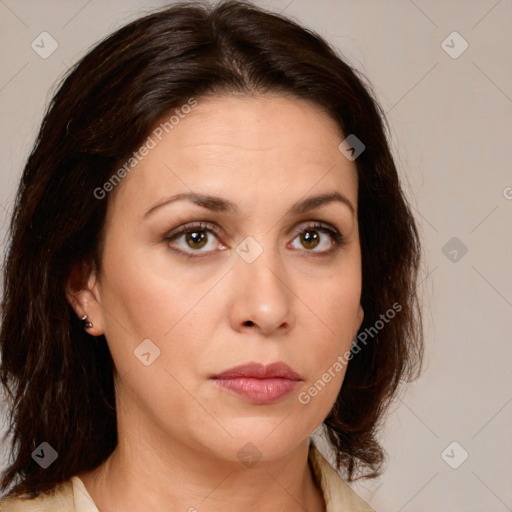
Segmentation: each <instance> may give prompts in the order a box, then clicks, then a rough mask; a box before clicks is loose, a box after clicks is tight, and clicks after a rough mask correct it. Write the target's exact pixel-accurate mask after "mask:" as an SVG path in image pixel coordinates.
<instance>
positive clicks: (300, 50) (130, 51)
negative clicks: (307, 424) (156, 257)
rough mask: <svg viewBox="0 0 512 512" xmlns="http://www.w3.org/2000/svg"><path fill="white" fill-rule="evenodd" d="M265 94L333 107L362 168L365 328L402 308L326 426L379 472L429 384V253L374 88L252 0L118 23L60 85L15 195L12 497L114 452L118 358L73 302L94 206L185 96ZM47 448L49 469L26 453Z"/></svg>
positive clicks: (10, 333) (89, 247) (95, 242)
mask: <svg viewBox="0 0 512 512" xmlns="http://www.w3.org/2000/svg"><path fill="white" fill-rule="evenodd" d="M266 92H273V93H280V94H285V95H288V96H290V97H292V98H298V99H299V98H300V99H306V100H309V101H311V102H313V103H315V104H316V105H318V106H320V107H322V108H323V109H324V111H325V112H326V113H327V114H328V115H329V116H331V117H332V119H333V120H335V122H336V123H337V125H338V126H339V127H340V129H341V131H342V133H343V134H344V135H345V136H348V135H349V134H355V135H356V136H357V137H358V138H359V139H360V140H361V141H363V142H364V144H365V146H366V148H365V150H364V152H363V153H362V154H361V155H360V156H359V157H358V158H357V160H356V162H355V163H356V166H357V173H358V183H359V185H358V204H359V208H358V223H359V232H360V243H361V255H362V256H361V257H362V295H361V304H362V307H363V309H364V312H365V315H364V320H363V324H362V325H361V328H360V332H362V331H364V330H365V329H369V328H371V327H374V325H375V323H376V322H378V320H379V319H380V318H381V316H382V314H383V313H384V312H385V311H387V310H388V309H389V308H390V307H391V305H392V304H394V303H398V304H400V305H401V308H402V309H401V311H400V313H399V314H397V315H396V318H394V319H393V320H392V321H390V322H389V323H387V325H386V326H385V328H383V329H381V330H380V331H379V332H378V333H377V334H376V335H375V336H374V338H373V340H372V342H371V343H369V344H367V346H365V347H364V348H363V349H362V350H361V351H360V353H359V354H358V355H357V357H354V358H353V360H352V361H351V362H350V364H349V365H348V369H347V372H346V375H345V379H344V383H343V386H342V388H341V391H340V393H339V396H338V397H337V400H336V403H335V405H334V407H333V409H332V411H331V412H330V413H329V415H328V417H327V418H325V421H324V428H325V430H326V433H327V438H328V441H329V443H330V445H331V446H332V449H333V451H334V454H335V457H336V462H335V463H336V465H337V468H338V470H340V471H341V472H342V474H343V475H344V477H345V478H346V479H347V480H348V481H351V480H353V479H355V477H356V476H357V478H361V477H367V478H369V477H375V476H377V475H378V474H380V472H382V466H383V462H384V460H385V452H384V450H383V448H382V446H381V445H380V444H379V442H378V440H377V437H376V435H377V432H378V427H379V425H380V424H381V420H382V418H383V415H384V413H385V411H386V409H387V408H388V406H389V404H390V403H391V401H392V399H393V397H394V396H395V395H396V392H397V390H398V387H399V384H400V382H401V381H403V380H404V381H411V380H413V379H414V378H416V377H417V375H419V372H420V371H421V366H422V357H423V330H422V321H421V310H420V307H419V300H418V294H417V275H418V269H419V264H420V243H419V236H418V232H417V228H416V225H415V221H414V218H413V216H412V213H411V210H410V207H409V205H408V203H407V200H406V198H405V197H404V194H403V191H402V188H401V184H400V181H399V177H398V174H397V169H396V166H395V163H394V161H393V158H392V155H391V152H390V147H389V143H388V134H389V130H388V129H387V125H386V122H385V116H384V113H383V112H382V109H381V108H380V107H379V105H378V103H377V102H376V100H375V99H374V95H373V93H372V92H371V87H370V86H369V85H368V83H367V80H366V79H365V78H364V77H363V76H362V75H361V74H360V73H358V72H357V71H355V70H354V69H352V68H351V67H350V66H349V65H348V64H347V63H346V62H345V61H344V60H343V58H342V57H341V56H340V54H339V53H338V52H337V51H336V50H335V49H334V48H332V47H331V46H330V45H329V44H327V42H325V41H324V40H323V39H322V38H321V37H320V36H319V35H317V34H315V33H314V32H312V31H311V30H308V29H306V28H304V27H302V26H301V25H299V24H298V23H296V22H294V21H292V20H290V19H288V18H286V17H284V16H281V15H277V14H274V13H272V12H269V11H266V10H264V9H261V8H259V7H256V6H254V5H253V4H251V3H248V2H239V1H227V2H221V3H219V4H218V5H216V6H213V7H210V6H208V5H205V4H203V3H200V2H183V3H179V4H175V5H172V6H170V7H167V8H165V9H162V10H159V11H156V12H153V13H150V14H147V15H145V16H144V17H142V18H140V19H137V20H135V21H133V22H131V23H129V24H128V25H126V26H124V27H122V28H120V29H119V30H117V31H116V32H115V33H113V34H112V35H110V36H108V37H107V38H105V39H104V40H103V41H101V42H100V43H98V44H97V45H96V46H95V47H94V48H93V49H91V50H90V51H89V52H88V53H87V54H86V55H85V56H84V57H83V58H82V59H81V60H80V61H79V62H78V63H77V64H76V65H75V66H74V67H73V68H72V69H71V70H70V71H69V72H68V74H67V76H66V77H64V79H63V80H62V83H61V84H60V86H59V88H58V90H57V92H56V93H55V95H54V97H53V98H52V100H51V102H50V104H49V106H48V108H47V111H46V113H45V116H44V119H43V122H42V125H41V128H40V131H39V133H38V136H37V140H36V142H35V145H34V147H33V150H32V152H31V154H30V156H29V158H28V160H27V163H26V166H25V168H24V171H23V174H22V177H21V181H20V184H19V188H18V192H17V196H16V202H15V206H14V211H13V214H12V219H11V223H10V228H9V246H8V250H7V252H6V255H5V260H4V268H3V285H4V295H3V299H2V305H1V308H2V309H1V328H0V349H1V357H2V364H1V368H0V382H1V384H2V387H3V389H4V391H5V393H6V400H7V401H8V403H9V415H8V416H9V417H8V432H7V434H6V440H5V441H4V442H6V443H7V442H8V443H9V446H10V460H9V465H8V467H7V468H6V470H5V472H4V474H3V476H2V480H1V483H0V485H1V487H2V489H10V491H9V494H10V495H19V494H21V493H26V494H28V495H30V496H32V497H35V496H38V495H39V494H41V493H46V492H50V491H51V490H52V489H53V488H54V487H55V486H56V485H57V484H58V483H60V482H63V481H65V480H67V479H69V478H71V477H72V476H74V475H77V474H78V473H80V472H82V471H87V470H91V469H93V468H95V467H97V466H99V465H100V464H101V463H102V462H103V461H104V460H105V459H106V458H107V457H108V456H109V455H110V454H111V453H112V451H113V450H114V448H115V447H116V443H117V432H116V412H115V393H114V379H113V361H112V358H111V355H110V352H109V349H108V345H107V341H106V339H105V337H104V336H99V337H96V338H93V337H91V336H90V335H88V334H87V333H86V332H84V331H83V330H82V329H81V326H80V321H79V319H78V318H77V317H76V315H75V312H74V310H73V309H72V307H71V306H70V304H69V303H68V301H67V300H66V295H65V286H66V282H67V279H68V277H69V275H70V272H71V270H72V268H73V267H74V266H75V265H76V264H79V265H80V264H83V265H93V264H94V265H96V267H97V269H98V270H100V269H101V257H102V247H103V240H104V221H105V216H106V211H107V206H108V204H109V201H111V200H112V196H113V194H110V195H109V196H108V197H107V198H105V199H104V200H98V199H97V198H96V197H95V194H94V190H97V189H98V188H101V187H102V186H103V184H104V183H106V182H107V181H108V179H109V178H110V177H111V176H112V174H113V173H114V171H115V170H116V169H118V168H119V165H121V164H122V163H123V162H125V161H126V159H127V158H129V157H130V155H131V154H132V153H133V152H134V151H135V150H137V148H139V147H140V145H141V144H142V143H143V142H144V140H145V139H146V138H147V137H148V135H149V134H150V133H151V130H152V129H153V128H154V126H156V124H157V122H158V121H159V120H160V119H161V118H162V116H164V115H166V114H168V113H169V112H171V111H172V110H173V109H175V108H177V107H180V106H181V105H183V104H185V103H186V102H187V100H188V99H189V98H190V97H195V98H198V99H199V98H201V97H205V96H207V95H226V94H227V95H229V94H242V95H252V94H261V93H266ZM42 441H46V442H48V443H49V444H50V445H51V446H52V447H53V448H54V449H55V450H56V451H57V452H58V461H59V463H58V464H54V465H53V466H52V471H47V470H44V469H42V468H41V467H40V466H39V465H38V464H37V463H36V462H35V461H34V460H33V459H32V457H31V454H32V452H33V451H34V449H35V448H36V447H37V446H38V445H39V444H40V443H41V442H42Z"/></svg>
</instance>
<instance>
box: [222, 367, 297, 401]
mask: <svg viewBox="0 0 512 512" xmlns="http://www.w3.org/2000/svg"><path fill="white" fill-rule="evenodd" d="M212 381H213V384H214V385H216V386H218V387H220V388H221V389H223V390H225V391H227V392H229V393H230V394H233V395H236V396H238V397H240V398H242V399H244V400H246V401H248V402H251V403H253V404H258V405H268V404H272V403H275V402H278V401H279V400H281V399H282V398H284V397H285V396H286V395H288V394H290V393H291V392H292V391H293V390H294V389H296V388H297V387H298V386H299V385H300V383H301V382H302V377H301V376H300V375H299V374H298V373H297V372H296V371H295V370H293V369H292V368H290V367H289V366H288V365H287V364H285V363H281V362H278V363H272V364H270V365H267V366H265V365H263V364H261V363H249V364H245V365H241V366H236V367H234V368H230V369H229V370H226V371H224V372H222V373H219V374H218V375H214V376H213V377H212Z"/></svg>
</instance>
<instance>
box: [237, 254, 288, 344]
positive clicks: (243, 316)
mask: <svg viewBox="0 0 512 512" xmlns="http://www.w3.org/2000/svg"><path fill="white" fill-rule="evenodd" d="M231 274H232V275H231V279H232V280H233V281H232V288H231V289H232V290H234V292H233V300H232V303H231V311H230V322H231V326H232V328H233V329H234V330H236V331H239V332H241V331H248V332H251V331H258V332H259V333H260V334H262V335H265V336H272V335H276V336H281V335H283V334H285V333H286V332H288V331H289V330H291V329H292V328H293V326H294V325H295V314H294V312H293V311H292V302H293V297H294V294H293V291H292V290H291V288H290V284H289V283H287V278H286V272H285V269H284V266H283V265H282V262H280V261H279V256H277V255H276V254H274V253H273V251H272V250H270V249H265V250H264V251H263V252H262V254H261V255H260V256H258V257H257V258H256V260H254V261H252V262H251V263H248V262H247V261H246V260H244V259H243V258H242V257H237V258H236V260H235V263H234V267H233V270H232V272H231Z"/></svg>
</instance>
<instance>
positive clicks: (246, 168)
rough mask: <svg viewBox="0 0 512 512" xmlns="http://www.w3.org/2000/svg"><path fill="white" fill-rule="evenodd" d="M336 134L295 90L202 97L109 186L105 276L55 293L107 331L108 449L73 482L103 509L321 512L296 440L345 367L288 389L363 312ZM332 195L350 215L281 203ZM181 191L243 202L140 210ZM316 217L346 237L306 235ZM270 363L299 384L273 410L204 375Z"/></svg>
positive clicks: (315, 418) (350, 175)
mask: <svg viewBox="0 0 512 512" xmlns="http://www.w3.org/2000/svg"><path fill="white" fill-rule="evenodd" d="M343 138H344V137H343V135H342V134H341V132H340V131H339V129H338V127H337V126H336V124H335V123H334V122H333V121H332V120H331V119H330V118H329V117H328V116H327V114H325V113H324V112H323V111H322V110H320V109H319V108H318V107H317V106H316V105H313V104H311V103H309V102H307V101H304V100H299V99H291V98H286V97H284V96H278V95H270V94H266V95H259V96H251V97H247V96H243V97H242V96H240V97H238V96H220V97H209V98H198V104H197V106H196V107H195V108H194V109H193V110H192V111H191V112H190V113H189V114H187V115H186V116H185V117H184V119H181V120H180V122H179V124H178V125H177V126H175V127H174V129H173V130H172V131H171V132H170V133H169V134H168V135H166V136H165V137H164V138H163V140H162V141H161V142H159V143H158V144H157V146H156V147H155V148H154V149H152V150H151V151H150V152H149V154H148V155H147V156H145V157H144V159H143V160H142V161H141V162H140V163H138V164H137V166H136V167H135V168H134V170H133V171H132V172H131V173H130V174H129V175H127V176H126V177H125V178H124V179H123V181H122V183H121V184H120V185H118V189H116V191H115V195H114V196H113V197H112V198H111V199H112V201H111V203H110V204H109V211H108V215H107V221H106V243H105V250H104V253H103V258H102V264H103V268H102V272H101V274H99V273H97V272H96V271H95V270H94V269H93V270H92V271H91V272H90V274H89V275H87V276H85V280H83V281H81V282H78V281H77V280H76V279H75V280H73V279H71V278H70V281H69V287H68V300H69V301H70V302H71V304H73V306H74V308H75V310H76V312H77V315H79V316H82V315H84V314H87V315H88V316H89V319H90V320H91V321H92V323H93V324H94V326H93V327H92V328H91V329H89V331H88V332H89V334H91V335H93V336H99V335H101V334H104V335H105V336H106V339H107V341H108V345H109V347H110V350H111V353H112V356H113V359H114V362H115V367H116V372H115V377H116V400H117V418H118V432H119V444H118V446H117V448H116V450H115V451H114V453H113V454H112V456H111V457H110V458H109V459H108V460H107V461H106V462H105V463H104V464H102V465H101V466H100V467H99V468H97V469H96V470H94V471H91V472H88V473H83V474H81V475H79V476H80V477H81V478H82V480H83V481H84V484H85V486H86V488H87V489H88V491H89V493H90V494H91V496H92V497H93V499H94V501H95V503H96V504H97V506H98V508H99V509H100V510H102V512H111V511H121V510H132V511H135V512H137V511H139V510H193V508H191V507H195V508H196V509H197V510H200V511H202V512H203V511H217V510H223V511H224V512H226V511H231V510H233V511H234V510H237V511H239V510H254V511H259V510H261V511H274V510H275V511H278V510H279V511H292V510H302V509H301V506H302V507H304V508H305V509H307V510H310V511H320V510H324V506H325V505H324V503H323V499H322V496H321V492H320V490H319V487H318V484H317V483H316V482H315V480H314V478H313V476H312V472H311V470H310V467H309V465H308V463H307V451H308V439H309V437H310V435H311V434H312V432H313V431H314V430H315V429H316V428H317V427H318V426H319V425H320V424H321V423H322V422H323V420H324V418H325V417H326V415H327V414H328V412H329V410H330V409H331V407H332V405H333V404H334V401H335V399H336V396H337V394H338V392H339V390H340V388H341V385H342V380H343V376H344V370H343V371H338V372H335V377H334V378H333V379H332V380H331V381H330V382H329V383H328V384H327V385H326V386H325V388H324V389H322V391H320V392H319V393H318V394H317V395H316V396H315V397H314V398H312V399H311V401H310V402H309V403H308V404H306V405H304V404H303V403H301V402H300V401H299V400H298V395H299V393H300V392H301V391H305V390H307V389H308V388H310V387H311V386H312V384H313V383H314V382H315V381H317V380H318V379H319V378H320V377H321V376H322V374H324V373H325V372H326V371H327V370H328V368H330V367H332V365H333V363H334V362H335V361H336V358H337V357H338V356H339V355H341V354H343V353H345V351H346V350H349V349H350V346H351V343H352V340H353V339H354V337H355V335H356V334H357V330H358V328H359V327H360V325H361V322H362V319H363V311H362V309H361V307H360V295H361V254H360V245H359V235H358V226H357V172H356V167H355V164H354V162H351V161H349V160H348V159H347V158H346V157H345V156H344V155H343V154H342V153H341V152H340V151H339V150H338V145H339V144H340V142H341V141H342V140H343ZM333 191H337V192H339V193H341V194H343V195H344V196H345V197H346V198H347V199H348V201H349V202H350V203H351V204H352V206H353V208H354V211H353V212H352V211H351V210H350V208H349V207H347V205H345V204H343V203H342V202H337V201H334V202H330V203H327V204H325V205H323V206H321V207H319V208H316V209H314V210H310V211H307V212H303V213H300V214H290V213H288V212H289V210H290V208H291V207H292V206H293V205H294V204H295V203H296V202H297V201H300V200H303V199H305V198H306V197H310V196H313V195H317V194H322V193H330V192H333ZM189 192H196V193H201V194H210V195H214V196H219V197H222V198H224V199H226V200H229V201H231V202H232V203H235V205H236V206H237V208H238V212H237V213H228V212H215V211H210V210H208V209H206V208H204V207H202V206H199V205H197V204H194V203H192V202H190V201H177V202H174V203H171V204H169V205H167V206H163V207H161V208H158V209H156V210H154V211H153V212H152V213H151V214H149V215H148V216H147V217H144V215H145V213H146V212H148V211H149V210H150V209H151V208H152V207H154V206H155V205H156V204H158V203H160V202H161V201H162V200H164V199H165V198H168V197H170V196H172V195H174V194H178V193H189ZM196 221H203V222H207V223H209V224H213V225H214V226H217V227H218V234H213V233H211V232H208V231H206V232H204V231H203V232H202V233H203V234H205V235H206V237H207V243H206V245H204V246H202V247H199V246H200V244H198V242H197V241H196V242H195V243H196V245H194V241H193V240H192V241H190V240H189V241H188V245H187V240H186V237H185V235H183V234H182V235H177V237H176V238H174V239H173V240H171V241H170V240H168V239H166V238H169V236H171V235H172V234H173V232H175V231H176V228H179V227H181V226H185V225H186V224H190V223H191V222H196ZM313 221H321V222H323V223H326V224H327V225H329V226H331V227H333V228H334V229H336V230H337V231H339V232H341V233H342V234H343V236H344V238H345V243H344V244H343V245H342V246H340V247H337V246H336V244H335V241H334V239H333V238H332V237H331V236H330V235H329V234H327V233H323V232H321V231H318V230H317V229H315V228H310V229H309V230H307V229H306V228H307V227H308V225H311V224H312V223H313ZM304 230H306V233H309V234H310V236H311V234H313V235H315V234H316V235H317V236H319V237H320V238H319V243H318V245H315V244H314V243H313V244H312V245H308V242H307V241H306V242H304V241H302V239H301V236H300V233H301V232H302V233H304ZM194 231H195V232H197V228H196V229H193V228H191V229H189V233H190V232H194ZM248 236H250V237H252V238H253V239H254V240H256V241H257V242H258V244H259V245H260V246H261V247H262V248H263V252H262V253H261V254H260V255H259V256H258V257H257V258H256V259H255V261H253V262H252V263H247V262H246V261H245V260H244V259H243V258H242V257H241V256H239V254H237V252H236V248H237V246H238V245H239V244H240V243H241V242H242V241H243V240H244V239H245V238H246V237H248ZM310 244H311V242H310ZM254 247H255V246H254V245H252V246H249V250H250V251H253V250H254ZM331 247H332V248H333V249H334V250H333V251H332V252H330V253H329V252H328V251H329V248H331ZM173 248H174V249H176V250H179V249H181V250H182V251H188V252H189V253H192V252H193V253H194V254H198V253H199V254H200V255H201V256H200V257H196V258H187V257H185V256H183V255H180V254H179V253H178V252H176V251H173V250H172V249H173ZM194 251H195V252H194ZM322 253H323V254H322ZM252 254H253V253H252ZM145 339H150V340H152V342H153V343H154V344H155V345H156V346H157V347H158V348H159V350H160V356H159V357H158V358H157V359H155V360H154V362H153V363H152V364H150V365H149V366H145V365H144V364H142V363H141V361H140V360H139V359H138V358H137V357H135V356H134V350H135V349H136V348H137V346H138V345H139V344H140V343H141V342H142V341H143V340H145ZM276 361H282V362H285V363H286V364H288V365H289V366H291V367H292V368H293V369H294V370H295V371H296V372H298V373H299V374H300V375H301V377H302V381H301V382H300V385H299V387H298V388H297V389H296V390H295V391H293V392H292V393H290V394H289V395H287V396H286V397H284V398H282V399H281V400H279V401H278V402H276V403H273V404H270V405H261V404H253V403H250V402H248V401H246V400H244V399H242V398H240V397H238V396H234V395H232V394H230V393H228V392H226V391H225V390H223V389H219V388H218V387H217V386H215V385H214V384H213V381H212V380H211V377H212V376H213V375H215V374H218V373H220V372H222V371H224V370H227V369H229V368H231V367H233V366H236V365H240V364H243V363H248V362H260V363H263V364H268V363H272V362H276ZM246 443H252V445H254V446H255V447H256V448H257V453H258V456H259V455H260V456H261V459H260V460H259V461H258V462H257V463H256V464H255V465H253V466H252V467H248V466H247V465H245V464H243V463H242V462H241V461H240V459H239V457H238V456H237V453H238V452H239V450H240V449H241V448H243V447H244V446H245V445H246ZM253 450H254V449H253ZM255 453H256V451H255ZM139 501H140V503H141V505H140V507H139V508H137V507H138V505H137V503H138V502H139ZM299 504H300V505H299Z"/></svg>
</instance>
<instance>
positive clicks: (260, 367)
mask: <svg viewBox="0 0 512 512" xmlns="http://www.w3.org/2000/svg"><path fill="white" fill-rule="evenodd" d="M240 377H248V378H254V379H272V378H281V379H289V380H302V377H301V376H300V375H299V374H298V373H297V372H296V371H295V370H294V369H293V368H291V367H290V366H288V365H287V364H285V363H282V362H277V363H272V364H269V365H264V364H261V363H248V364H242V365H239V366H234V367H233V368H229V369H228V370H226V371H224V372H222V373H219V374H217V375H214V376H213V378H214V379H236V378H240Z"/></svg>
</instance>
